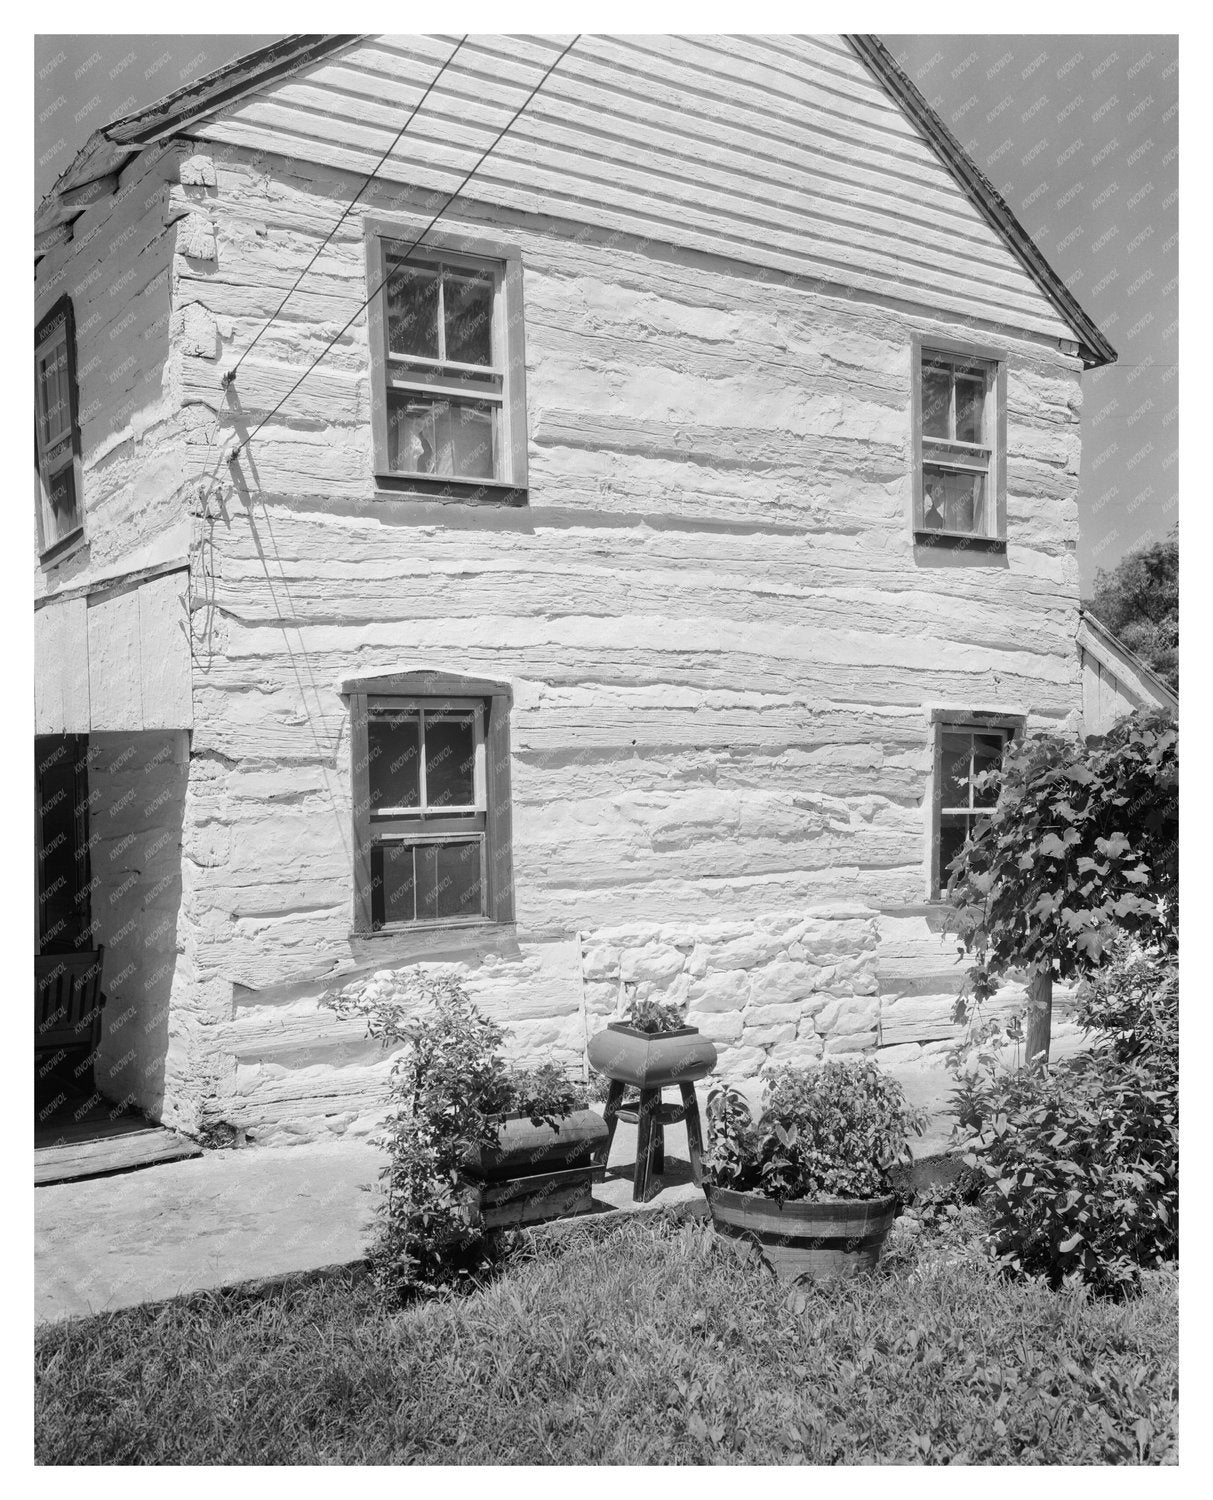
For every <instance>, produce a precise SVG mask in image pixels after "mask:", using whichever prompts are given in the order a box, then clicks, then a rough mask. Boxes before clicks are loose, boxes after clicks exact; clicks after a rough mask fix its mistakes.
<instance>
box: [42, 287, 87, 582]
mask: <svg viewBox="0 0 1213 1500" xmlns="http://www.w3.org/2000/svg"><path fill="white" fill-rule="evenodd" d="M34 461H35V462H34V467H35V477H36V484H35V502H36V506H35V508H36V511H37V516H38V541H39V551H40V556H41V557H42V558H43V559H46V558H47V556H48V554H51V553H55V552H57V551H58V550H59V549H60V548H61V547H62V546H63V544H65V543H67V542H69V541H70V540H71V539H72V538H73V537H75V536H77V535H78V534H79V533H81V532H82V531H83V529H84V512H83V503H82V496H81V473H80V431H79V419H78V413H77V410H76V350H75V325H74V322H73V318H72V305H71V300H70V298H67V297H64V298H62V299H61V300H60V301H59V302H58V303H57V304H56V306H55V307H54V308H53V309H52V311H51V312H50V314H48V316H47V317H46V318H45V319H44V320H43V322H42V323H41V324H40V325H39V328H38V329H37V330H36V332H35V335H34Z"/></svg>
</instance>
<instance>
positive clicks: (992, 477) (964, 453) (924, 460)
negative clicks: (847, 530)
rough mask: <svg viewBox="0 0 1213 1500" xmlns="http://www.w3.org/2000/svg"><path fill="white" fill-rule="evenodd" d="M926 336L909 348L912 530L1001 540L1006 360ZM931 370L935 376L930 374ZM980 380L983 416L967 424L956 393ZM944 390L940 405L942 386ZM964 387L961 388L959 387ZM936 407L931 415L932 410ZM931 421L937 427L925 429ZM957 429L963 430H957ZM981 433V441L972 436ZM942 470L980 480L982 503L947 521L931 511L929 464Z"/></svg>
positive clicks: (929, 535) (924, 535) (925, 535)
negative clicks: (972, 427) (940, 521)
mask: <svg viewBox="0 0 1213 1500" xmlns="http://www.w3.org/2000/svg"><path fill="white" fill-rule="evenodd" d="M947 342H948V341H947V340H946V339H944V340H943V341H942V343H941V344H940V345H936V344H935V343H933V342H932V341H931V340H930V339H929V338H928V337H927V336H925V335H922V336H920V335H918V334H914V335H913V337H912V339H911V355H912V366H911V370H912V396H913V399H912V414H911V419H912V440H913V457H914V469H913V507H914V519H913V524H914V532H915V534H916V536H917V538H918V539H919V540H920V541H923V542H926V541H928V540H929V539H930V540H935V539H944V540H946V539H949V538H951V539H955V540H956V541H958V542H959V541H962V540H964V539H968V538H972V539H974V540H976V541H991V542H997V543H999V544H1001V543H1002V542H1003V539H1004V538H1005V535H1006V362H1005V358H1004V356H1003V355H1002V354H1001V352H996V351H994V350H987V349H984V348H981V349H979V348H966V347H965V346H964V345H963V344H961V343H958V344H957V345H955V346H953V347H950V348H948V347H943V345H944V344H947ZM931 375H934V377H935V378H934V379H933V380H930V381H929V380H928V377H929V376H931ZM966 381H967V382H973V383H974V384H976V383H979V384H980V390H981V423H980V427H979V428H978V429H975V430H969V429H967V428H966V425H965V422H964V420H963V413H962V412H960V411H958V405H959V403H960V401H961V395H962V394H963V395H964V397H965V398H966V399H967V396H968V393H969V392H970V391H972V390H973V386H972V385H969V386H966V384H965V382H966ZM945 388H946V391H947V407H946V411H945V408H944V400H943V391H944V389H945ZM958 393H961V394H958ZM932 411H933V412H934V416H933V417H932V416H931V415H930V412H932ZM928 426H931V427H934V428H935V429H937V430H936V431H935V432H930V431H928V430H927V429H928ZM958 430H959V431H962V432H964V433H965V435H964V436H957V433H958ZM974 436H977V437H980V441H972V440H971V438H972V437H974ZM941 470H942V471H944V477H947V476H949V475H951V476H955V478H956V479H965V480H967V479H970V478H971V479H974V480H975V481H976V480H984V484H983V486H982V494H981V497H980V501H979V503H974V505H973V507H972V510H971V512H970V509H969V507H968V506H967V505H964V506H961V507H960V510H959V511H958V513H957V514H956V515H955V516H954V517H951V516H950V517H949V519H950V520H951V521H952V522H953V524H952V525H944V526H943V527H941V526H940V525H939V524H938V517H937V516H934V515H933V514H932V516H931V518H930V519H929V518H928V506H929V501H928V493H927V491H928V483H929V474H930V471H936V473H937V474H938V471H941Z"/></svg>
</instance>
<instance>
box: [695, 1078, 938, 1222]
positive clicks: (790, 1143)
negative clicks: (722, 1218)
mask: <svg viewBox="0 0 1213 1500" xmlns="http://www.w3.org/2000/svg"><path fill="white" fill-rule="evenodd" d="M764 1094H765V1100H766V1102H765V1105H764V1108H763V1110H762V1113H761V1115H760V1116H759V1119H758V1123H757V1124H754V1122H753V1117H752V1112H751V1110H750V1107H749V1105H748V1104H747V1103H746V1101H745V1099H744V1098H743V1096H742V1095H741V1094H740V1093H739V1092H738V1091H737V1090H736V1089H734V1088H731V1087H729V1086H727V1085H720V1086H717V1087H716V1088H714V1089H713V1090H712V1092H711V1093H710V1094H709V1096H708V1131H709V1140H710V1149H709V1151H708V1153H707V1161H706V1166H707V1172H708V1179H709V1181H711V1182H713V1183H714V1184H715V1185H716V1186H718V1187H724V1188H732V1189H735V1190H736V1191H738V1192H744V1193H762V1194H763V1195H764V1196H765V1197H768V1198H774V1199H775V1200H776V1201H778V1202H780V1203H782V1202H784V1201H785V1200H786V1199H789V1198H807V1199H821V1198H877V1197H880V1196H882V1195H884V1194H885V1193H888V1192H889V1191H890V1186H891V1184H890V1172H891V1169H892V1168H893V1167H894V1166H895V1165H896V1164H897V1163H898V1162H899V1161H903V1160H906V1159H908V1157H909V1155H910V1147H909V1136H910V1134H911V1133H914V1134H919V1135H920V1134H921V1133H922V1130H923V1128H924V1126H925V1123H926V1117H925V1114H924V1112H923V1111H921V1110H916V1109H913V1108H911V1106H910V1105H909V1104H908V1103H907V1102H906V1097H905V1094H904V1092H903V1090H902V1087H901V1085H900V1084H899V1083H898V1082H897V1080H896V1079H894V1078H891V1077H890V1076H889V1075H888V1074H886V1073H884V1072H882V1071H881V1069H880V1068H879V1067H878V1066H877V1065H876V1064H875V1063H874V1062H868V1061H858V1060H850V1061H847V1060H841V1059H831V1060H830V1061H829V1062H827V1063H825V1064H824V1065H823V1066H822V1067H819V1068H818V1067H814V1068H803V1067H795V1066H793V1065H791V1064H789V1065H786V1066H784V1067H782V1068H777V1069H774V1070H772V1072H771V1073H770V1074H769V1075H768V1077H767V1079H766V1080H765V1085H764Z"/></svg>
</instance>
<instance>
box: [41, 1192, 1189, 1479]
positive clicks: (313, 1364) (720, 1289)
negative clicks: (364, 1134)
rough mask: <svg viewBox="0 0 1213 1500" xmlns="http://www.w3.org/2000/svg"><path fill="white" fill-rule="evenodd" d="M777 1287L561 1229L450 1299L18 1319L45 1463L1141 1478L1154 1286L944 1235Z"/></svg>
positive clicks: (1156, 1435) (1160, 1391)
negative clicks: (1049, 1274)
mask: <svg viewBox="0 0 1213 1500" xmlns="http://www.w3.org/2000/svg"><path fill="white" fill-rule="evenodd" d="M910 1222H911V1221H910V1220H909V1219H908V1218H905V1217H903V1218H902V1219H899V1220H898V1221H897V1223H896V1224H895V1225H894V1227H893V1231H892V1234H891V1235H890V1238H889V1241H888V1243H887V1244H886V1249H885V1253H884V1257H883V1259H882V1266H886V1267H887V1270H878V1271H877V1274H876V1275H874V1276H872V1277H864V1278H861V1279H859V1280H856V1281H853V1282H849V1283H846V1284H845V1285H842V1286H840V1285H838V1284H834V1285H831V1286H823V1287H815V1286H807V1287H805V1288H803V1289H801V1288H795V1289H792V1290H791V1291H789V1288H788V1287H787V1285H786V1284H782V1283H780V1282H778V1281H777V1280H776V1279H775V1278H774V1277H773V1276H771V1275H769V1274H766V1273H763V1272H761V1271H760V1272H759V1273H758V1274H756V1273H755V1269H754V1266H753V1264H752V1263H751V1262H749V1261H746V1260H744V1259H743V1258H742V1255H741V1254H740V1253H739V1251H738V1250H737V1249H734V1248H733V1247H732V1246H731V1245H730V1244H728V1243H726V1242H721V1241H718V1240H717V1239H716V1237H715V1236H714V1235H713V1234H712V1233H711V1231H710V1229H708V1228H707V1227H706V1226H704V1225H698V1224H689V1223H684V1224H679V1223H676V1222H674V1221H673V1220H672V1219H667V1218H666V1217H664V1216H659V1217H656V1218H652V1217H648V1216H644V1217H638V1216H633V1217H629V1218H628V1219H627V1220H626V1221H625V1222H624V1223H622V1224H615V1225H613V1226H611V1227H609V1228H605V1227H600V1226H599V1225H598V1224H597V1223H596V1222H594V1221H587V1222H586V1223H585V1224H584V1225H583V1226H582V1227H579V1228H575V1229H574V1228H570V1230H569V1232H567V1233H566V1234H564V1235H562V1236H561V1237H560V1239H559V1240H551V1241H548V1242H546V1243H545V1242H543V1241H538V1240H537V1243H536V1247H535V1253H534V1255H533V1256H532V1257H531V1258H530V1259H529V1260H526V1261H522V1260H515V1261H513V1262H512V1263H511V1264H510V1266H509V1267H508V1268H507V1269H506V1270H505V1271H504V1272H503V1273H502V1275H501V1276H500V1277H499V1278H498V1279H496V1280H495V1281H493V1282H492V1283H491V1284H489V1285H488V1286H486V1287H484V1288H483V1289H481V1290H479V1291H477V1292H476V1293H475V1294H474V1295H472V1296H470V1297H458V1298H456V1297H441V1298H432V1299H429V1300H427V1301H425V1302H424V1303H418V1304H415V1305H413V1306H412V1307H410V1308H408V1309H405V1310H404V1311H399V1310H397V1309H394V1308H391V1307H388V1306H385V1304H384V1302H383V1299H382V1298H381V1297H380V1296H379V1295H378V1293H377V1291H376V1289H375V1287H374V1286H373V1284H372V1283H371V1282H370V1281H369V1280H368V1279H367V1278H365V1277H357V1276H355V1275H353V1274H352V1273H344V1274H343V1275H341V1276H340V1277H330V1278H327V1279H317V1278H314V1277H312V1278H298V1279H296V1280H294V1281H292V1282H289V1283H287V1284H286V1285H282V1284H278V1285H274V1286H272V1287H268V1288H264V1289H262V1290H260V1291H257V1290H253V1289H249V1288H239V1289H234V1290H231V1291H226V1292H218V1293H204V1294H200V1295H198V1296H194V1297H189V1298H182V1299H178V1300H175V1301H172V1302H167V1303H165V1302H161V1303H158V1304H153V1305H151V1306H148V1307H143V1308H133V1309H130V1310H128V1311H125V1312H119V1313H111V1314H107V1315H102V1316H100V1317H96V1318H73V1319H64V1320H62V1321H59V1322H55V1323H51V1324H44V1325H43V1326H42V1327H41V1328H40V1329H39V1330H38V1332H37V1335H36V1342H35V1397H34V1400H35V1428H34V1433H35V1438H34V1441H35V1456H36V1459H37V1461H38V1462H40V1463H45V1464H64V1463H80V1464H103V1463H141V1464H149V1463H152V1464H184V1463H204V1464H221V1463H222V1464H247V1463H257V1464H326V1465H332V1464H335V1463H336V1464H359V1465H365V1464H421V1463H428V1464H443V1465H451V1464H466V1465H472V1464H477V1465H491V1464H511V1465H522V1464H528V1465H544V1466H548V1465H554V1464H568V1465H574V1464H575V1465H595V1466H599V1465H607V1464H611V1465H614V1464H627V1465H637V1464H650V1465H663V1466H665V1465H671V1464H679V1465H681V1464H707V1463H728V1464H745V1465H755V1464H779V1465H787V1464H828V1463H836V1464H864V1465H869V1464H873V1463H885V1464H907V1463H912V1464H932V1465H935V1464H947V1463H953V1464H959V1463H964V1462H966V1461H967V1462H968V1463H971V1464H979V1465H983V1466H992V1465H1011V1464H1014V1465H1029V1464H1109V1463H1117V1464H1159V1463H1174V1462H1175V1457H1176V1432H1175V1425H1176V1404H1177V1384H1178V1308H1177V1298H1176V1287H1175V1278H1174V1277H1173V1276H1169V1275H1167V1274H1165V1273H1159V1274H1157V1275H1155V1276H1153V1277H1148V1278H1147V1285H1146V1288H1145V1291H1144V1294H1143V1296H1142V1297H1141V1298H1139V1299H1136V1300H1134V1301H1131V1302H1127V1303H1111V1302H1107V1301H1095V1300H1093V1299H1091V1298H1089V1297H1087V1296H1085V1295H1082V1294H1081V1292H1080V1291H1078V1290H1069V1289H1067V1290H1064V1291H1063V1292H1061V1293H1055V1292H1051V1291H1050V1290H1049V1289H1048V1287H1047V1286H1045V1285H1044V1283H1043V1282H1041V1281H1039V1280H1031V1281H1026V1282H1009V1281H1006V1280H1004V1279H1002V1278H1000V1277H999V1276H998V1274H997V1272H996V1270H995V1268H994V1267H993V1266H992V1265H991V1264H990V1263H989V1262H988V1261H986V1259H985V1258H984V1255H983V1254H982V1250H981V1245H980V1242H979V1241H976V1240H973V1241H972V1244H971V1249H970V1253H969V1254H968V1256H967V1257H965V1258H962V1250H963V1242H962V1240H961V1238H960V1236H961V1233H962V1230H961V1229H960V1228H957V1227H956V1226H955V1224H954V1223H953V1222H952V1221H949V1225H950V1227H949V1231H948V1234H947V1235H944V1234H943V1233H939V1234H937V1233H936V1232H934V1231H933V1230H932V1229H930V1228H929V1227H926V1226H921V1227H919V1228H917V1229H916V1230H914V1231H912V1232H909V1233H905V1232H904V1231H906V1230H909V1227H910Z"/></svg>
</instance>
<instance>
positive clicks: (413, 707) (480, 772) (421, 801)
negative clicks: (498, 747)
mask: <svg viewBox="0 0 1213 1500" xmlns="http://www.w3.org/2000/svg"><path fill="white" fill-rule="evenodd" d="M412 714H416V715H417V719H418V750H417V753H418V763H417V796H418V805H417V806H416V807H390V806H389V807H382V806H381V807H375V808H371V809H370V818H371V826H372V829H374V830H376V832H377V831H378V829H379V826H380V823H381V822H384V821H387V820H394V821H396V822H402V823H408V822H420V821H421V820H425V821H426V823H427V826H428V825H429V823H430V822H431V821H432V820H434V819H440V820H447V819H452V818H455V817H458V816H459V815H460V814H477V815H479V817H480V819H481V823H480V827H481V828H483V826H484V823H483V819H484V815H485V813H486V812H487V811H488V804H487V800H486V794H485V774H484V705H483V704H481V703H477V702H474V701H472V702H468V703H461V704H459V705H456V704H453V703H447V702H443V703H442V704H441V705H428V704H424V703H421V702H414V703H409V702H407V700H406V701H404V702H398V703H391V701H390V700H382V699H381V700H371V701H370V702H368V705H367V722H368V731H369V724H370V721H371V720H372V719H381V720H384V719H388V718H398V717H403V716H406V715H412ZM469 714H470V715H471V716H472V747H473V762H472V796H473V801H471V802H468V803H458V804H454V803H449V802H448V803H443V804H441V805H440V806H437V807H431V806H430V802H429V787H428V782H427V766H426V761H427V754H426V725H427V723H430V724H433V723H442V722H443V721H444V720H447V721H451V722H455V721H461V720H466V718H467V716H468V715H469Z"/></svg>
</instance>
